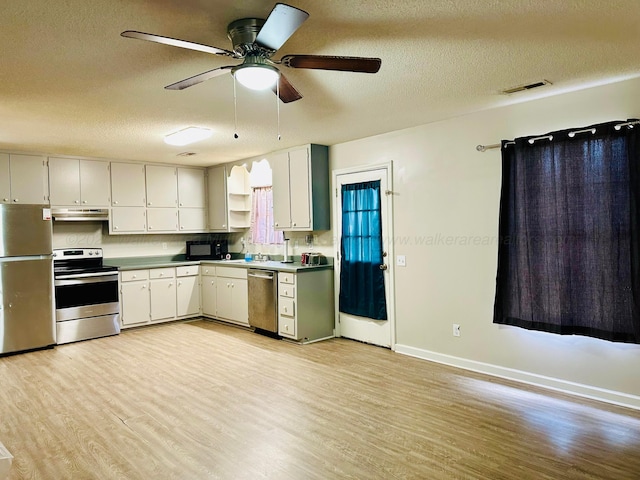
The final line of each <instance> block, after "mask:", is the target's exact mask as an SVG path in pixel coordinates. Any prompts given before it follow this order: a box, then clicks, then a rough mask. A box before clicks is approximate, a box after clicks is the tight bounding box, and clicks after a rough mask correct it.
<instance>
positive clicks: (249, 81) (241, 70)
mask: <svg viewBox="0 0 640 480" xmlns="http://www.w3.org/2000/svg"><path fill="white" fill-rule="evenodd" d="M231 73H233V76H234V78H235V79H236V80H238V82H240V84H241V85H243V86H245V87H247V88H250V89H251V90H266V89H268V88H271V87H273V86H274V85H275V84H276V82H277V81H278V77H279V76H280V75H279V72H278V69H277V68H275V67H273V66H271V65H268V64H266V63H264V62H263V61H260V60H259V59H257V58H256V59H248V61H246V62H245V63H243V64H242V65H239V66H238V67H236V68H234V69H233V70H232V71H231Z"/></svg>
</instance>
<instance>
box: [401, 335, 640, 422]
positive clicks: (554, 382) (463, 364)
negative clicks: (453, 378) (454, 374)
mask: <svg viewBox="0 0 640 480" xmlns="http://www.w3.org/2000/svg"><path fill="white" fill-rule="evenodd" d="M395 351H396V353H400V354H402V355H408V356H410V357H416V358H420V359H422V360H429V361H431V362H436V363H442V364H445V365H450V366H453V367H458V368H463V369H465V370H471V371H473V372H478V373H484V374H486V375H491V376H493V377H499V378H505V379H507V380H515V381H516V382H521V383H526V384H528V385H535V386H538V387H544V388H549V389H551V390H556V391H559V392H563V393H569V394H573V395H577V396H579V397H584V398H589V399H593V400H599V401H601V402H606V403H612V404H614V405H620V406H623V407H628V408H633V409H635V410H640V396H636V395H630V394H628V393H623V392H616V391H614V390H606V389H604V388H599V387H593V386H590V385H583V384H580V383H574V382H569V381H567V380H561V379H559V378H553V377H546V376H544V375H538V374H535V373H529V372H524V371H521V370H515V369H512V368H506V367H501V366H498V365H492V364H490V363H483V362H477V361H475V360H469V359H466V358H461V357H454V356H452V355H445V354H442V353H437V352H431V351H429V350H423V349H420V348H415V347H410V346H408V345H399V344H396V346H395Z"/></svg>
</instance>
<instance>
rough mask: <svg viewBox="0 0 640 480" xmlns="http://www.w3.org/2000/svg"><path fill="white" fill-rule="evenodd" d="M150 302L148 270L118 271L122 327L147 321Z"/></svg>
mask: <svg viewBox="0 0 640 480" xmlns="http://www.w3.org/2000/svg"><path fill="white" fill-rule="evenodd" d="M150 313H151V303H150V296H149V271H148V270H128V271H125V272H120V321H121V322H122V327H131V326H137V325H142V324H145V323H149V319H150Z"/></svg>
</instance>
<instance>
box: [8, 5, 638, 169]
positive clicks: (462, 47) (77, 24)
mask: <svg viewBox="0 0 640 480" xmlns="http://www.w3.org/2000/svg"><path fill="white" fill-rule="evenodd" d="M1 3H2V5H1V6H0V61H1V68H0V149H2V150H5V151H28V152H41V153H52V154H59V155H78V156H90V157H103V158H114V159H131V160H142V161H153V162H169V163H185V164H190V165H211V164H215V163H221V162H228V161H231V160H235V159H241V158H246V157H250V156H254V155H258V154H261V153H266V152H270V151H274V150H279V149H283V148H286V147H290V146H294V145H300V144H304V143H309V142H313V143H320V144H326V145H333V144H336V143H340V142H344V141H348V140H352V139H356V138H362V137H366V136H370V135H375V134H378V133H383V132H388V131H392V130H397V129H401V128H406V127H410V126H414V125H419V124H423V123H428V122H431V121H435V120H439V119H443V118H447V117H451V116H455V115H460V114H463V113H467V112H472V111H477V110H480V109H486V108H490V107H494V106H498V105H505V104H508V103H513V102H515V101H522V100H525V99H527V98H531V96H534V95H535V96H539V95H548V94H554V93H559V92H563V91H567V90H570V89H577V88H582V87H584V86H589V85H594V84H598V83H607V82H611V81H615V80H619V79H622V78H628V77H634V76H639V75H640V48H639V47H638V45H639V44H640V28H639V27H640V2H639V1H638V0H602V1H601V0H457V1H453V0H431V1H424V0H403V1H389V0H385V1H380V0H349V1H344V0H340V1H338V0H323V1H312V0H296V1H295V2H293V1H292V2H290V3H291V4H292V5H294V6H296V7H298V8H301V9H303V10H306V11H307V12H309V14H310V17H309V19H308V20H307V21H306V22H305V23H304V24H303V25H302V27H301V28H300V29H299V30H298V31H297V32H296V33H295V34H294V35H293V36H292V37H291V38H290V39H289V41H288V42H287V43H286V44H285V45H284V46H283V47H282V48H281V49H280V51H279V52H278V53H277V54H276V55H275V56H274V58H276V59H277V58H280V57H281V56H282V55H285V54H290V53H297V54H302V53H306V54H320V55H346V56H367V57H380V58H381V59H382V68H381V70H380V72H379V73H378V74H375V75H370V74H357V73H345V72H330V71H320V70H315V71H312V70H302V69H287V68H286V67H282V69H283V71H284V73H285V74H286V76H287V78H288V79H289V80H290V81H291V83H293V84H294V85H295V87H296V88H297V89H298V90H299V91H300V92H301V93H302V94H303V96H304V98H303V99H301V100H299V101H297V102H293V103H290V104H280V131H281V135H282V139H281V140H280V141H278V140H277V133H278V132H277V108H276V100H275V96H274V95H273V94H272V93H270V92H266V93H260V92H253V91H249V90H245V89H243V88H242V87H238V95H237V103H238V110H237V111H238V120H237V131H238V134H239V138H238V139H234V138H233V134H234V131H235V129H234V110H233V81H232V77H231V76H230V75H225V76H221V77H217V78H213V79H211V80H209V81H207V82H205V83H202V84H200V85H196V86H194V87H191V88H188V89H186V90H183V91H167V90H164V88H163V87H164V86H165V85H168V84H171V83H174V82H176V81H178V80H182V79H184V78H187V77H190V76H193V75H195V74H198V73H201V72H204V71H206V70H210V69H212V68H216V67H219V66H222V65H229V64H235V63H238V62H237V61H235V60H233V59H227V58H224V57H219V56H214V55H209V54H205V53H201V52H195V51H190V50H184V49H180V48H176V47H170V46H166V45H159V44H154V43H151V42H144V41H140V40H133V39H126V38H122V37H120V32H122V31H123V30H128V29H130V30H139V31H144V32H150V33H155V34H158V35H163V36H169V37H175V38H180V39H184V40H188V41H192V42H198V43H204V44H208V45H213V46H216V47H220V48H225V49H230V48H231V45H230V42H229V40H228V39H227V37H226V27H227V25H228V24H229V23H230V22H231V21H233V20H235V19H238V18H244V17H259V18H266V16H267V15H268V14H269V12H270V11H271V9H272V8H273V5H274V2H272V1H259V0H243V1H242V2H238V1H234V0H90V1H87V0H55V1H43V0H2V2H1ZM540 79H547V80H550V81H551V82H553V85H552V86H547V87H543V88H542V89H539V90H536V91H535V92H527V93H524V94H518V95H511V96H507V95H503V94H500V90H502V89H504V88H507V87H511V86H515V85H519V84H524V83H529V82H533V81H537V80H540ZM190 125H194V126H203V127H208V128H211V129H213V130H214V132H215V133H214V136H213V137H212V138H211V139H209V140H206V141H203V142H200V143H197V144H194V145H191V146H188V147H172V146H169V145H165V144H164V143H163V142H162V138H163V136H164V135H165V134H167V133H170V132H173V131H175V130H178V129H181V128H184V127H186V126H190ZM183 151H192V152H195V153H197V155H196V156H192V157H186V158H185V157H178V156H176V155H177V154H178V153H180V152H183Z"/></svg>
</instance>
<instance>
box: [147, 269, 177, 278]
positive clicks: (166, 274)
mask: <svg viewBox="0 0 640 480" xmlns="http://www.w3.org/2000/svg"><path fill="white" fill-rule="evenodd" d="M175 276H176V271H175V269H174V268H171V267H169V268H153V269H151V270H149V278H150V279H152V280H153V279H156V278H173V277H175Z"/></svg>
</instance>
